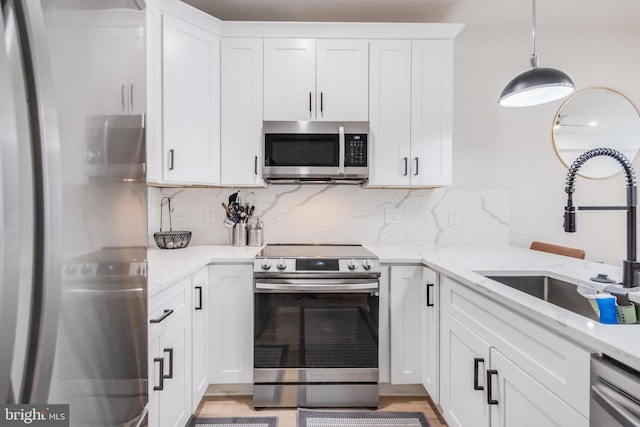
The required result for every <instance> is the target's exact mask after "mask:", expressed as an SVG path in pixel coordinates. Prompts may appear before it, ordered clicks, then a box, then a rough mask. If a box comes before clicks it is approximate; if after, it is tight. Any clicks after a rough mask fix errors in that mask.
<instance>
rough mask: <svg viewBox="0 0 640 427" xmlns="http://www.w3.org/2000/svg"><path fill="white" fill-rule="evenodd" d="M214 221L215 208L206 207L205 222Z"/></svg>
mask: <svg viewBox="0 0 640 427" xmlns="http://www.w3.org/2000/svg"><path fill="white" fill-rule="evenodd" d="M215 220H216V208H214V207H213V206H209V207H207V222H214V221H215Z"/></svg>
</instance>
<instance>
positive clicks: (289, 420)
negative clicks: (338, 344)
mask: <svg viewBox="0 0 640 427" xmlns="http://www.w3.org/2000/svg"><path fill="white" fill-rule="evenodd" d="M378 411H411V412H423V413H424V414H425V417H426V418H427V420H429V423H430V424H431V427H446V424H444V423H443V422H442V421H441V420H440V419H439V418H438V416H437V415H436V413H435V412H434V410H433V408H432V406H431V401H430V400H429V398H428V397H423V396H418V397H407V396H381V397H380V401H379V406H378ZM195 415H197V416H201V417H268V416H276V417H278V427H296V410H295V408H293V409H289V408H287V409H264V410H262V411H255V410H254V409H253V406H252V398H251V396H206V397H204V398H203V399H202V402H200V405H199V406H198V410H197V411H196V414H195Z"/></svg>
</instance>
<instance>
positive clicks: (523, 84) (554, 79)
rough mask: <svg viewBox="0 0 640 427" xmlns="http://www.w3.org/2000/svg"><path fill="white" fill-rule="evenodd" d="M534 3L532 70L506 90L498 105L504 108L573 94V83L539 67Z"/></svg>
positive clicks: (512, 82) (547, 100)
mask: <svg viewBox="0 0 640 427" xmlns="http://www.w3.org/2000/svg"><path fill="white" fill-rule="evenodd" d="M532 2H533V32H532V35H533V53H532V54H531V55H530V56H529V63H530V65H531V69H530V70H529V71H525V72H524V73H522V74H520V75H519V76H517V77H516V78H514V79H513V80H511V81H510V82H509V84H508V85H507V86H506V87H505V88H504V90H503V91H502V94H501V95H500V99H499V100H498V103H499V104H500V105H501V106H503V107H528V106H532V105H539V104H545V103H547V102H551V101H555V100H558V99H561V98H564V97H565V96H567V95H569V94H570V93H571V92H573V88H574V87H573V82H572V81H571V79H570V78H569V76H567V75H566V74H565V73H563V72H562V71H560V70H556V69H555V68H540V67H538V63H539V58H538V54H537V53H536V0H532Z"/></svg>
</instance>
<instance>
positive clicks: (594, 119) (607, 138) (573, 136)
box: [552, 87, 640, 178]
mask: <svg viewBox="0 0 640 427" xmlns="http://www.w3.org/2000/svg"><path fill="white" fill-rule="evenodd" d="M552 136H553V146H554V148H555V150H556V153H557V154H558V157H560V160H561V161H562V163H564V164H565V166H567V168H570V167H571V164H572V163H573V161H574V160H575V159H576V158H577V157H578V156H579V155H580V154H582V153H584V152H585V151H588V150H591V149H592V148H600V147H606V148H613V149H614V150H618V151H620V152H621V153H622V154H624V155H625V156H626V157H627V158H628V159H629V160H630V161H633V159H634V158H635V157H636V155H637V154H638V149H639V148H640V114H639V113H638V109H637V108H636V107H635V105H633V103H632V102H631V101H630V100H629V99H628V98H627V97H626V96H624V95H623V94H621V93H620V92H617V91H615V90H612V89H607V88H603V87H593V88H587V89H583V90H581V91H578V92H576V93H575V94H573V95H572V96H571V97H569V98H568V99H567V100H566V101H565V102H564V103H563V104H562V105H561V106H560V109H559V110H558V114H556V117H555V120H554V122H553V135H552ZM620 172H622V168H621V167H620V164H619V163H618V162H617V161H615V160H614V159H611V158H608V157H594V158H592V159H590V160H589V161H588V162H586V163H585V164H584V165H583V166H582V167H581V168H580V173H579V175H581V176H584V177H587V178H609V177H611V176H614V175H616V174H618V173H620Z"/></svg>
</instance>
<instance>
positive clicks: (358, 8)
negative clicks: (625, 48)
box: [183, 0, 640, 31]
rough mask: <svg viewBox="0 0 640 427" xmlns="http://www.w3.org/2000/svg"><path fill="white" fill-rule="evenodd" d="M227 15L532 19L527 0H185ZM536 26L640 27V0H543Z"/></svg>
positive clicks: (496, 22)
mask: <svg viewBox="0 0 640 427" xmlns="http://www.w3.org/2000/svg"><path fill="white" fill-rule="evenodd" d="M183 1H184V2H185V3H188V4H190V5H192V6H194V7H196V8H198V9H201V10H203V11H205V12H207V13H209V14H211V15H213V16H215V17H217V18H220V19H222V20H225V21H329V22H333V21H335V22H459V23H464V24H467V25H472V26H477V27H489V28H491V27H495V28H500V27H513V26H525V27H527V26H530V25H531V2H530V1H529V0H183ZM536 26H537V27H545V26H562V27H565V28H582V29H588V30H594V31H597V30H600V29H603V28H618V29H620V28H621V27H628V28H630V29H633V28H636V29H637V28H639V27H640V1H638V0H607V1H602V0H562V1H557V0H543V1H538V2H537V23H536Z"/></svg>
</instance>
